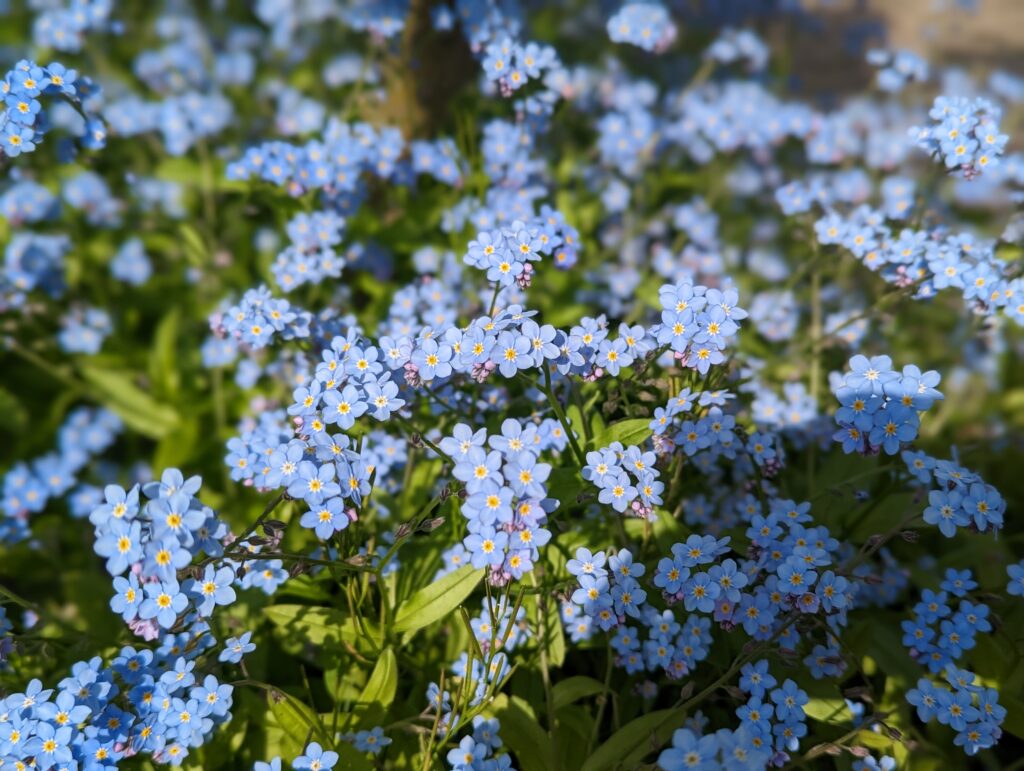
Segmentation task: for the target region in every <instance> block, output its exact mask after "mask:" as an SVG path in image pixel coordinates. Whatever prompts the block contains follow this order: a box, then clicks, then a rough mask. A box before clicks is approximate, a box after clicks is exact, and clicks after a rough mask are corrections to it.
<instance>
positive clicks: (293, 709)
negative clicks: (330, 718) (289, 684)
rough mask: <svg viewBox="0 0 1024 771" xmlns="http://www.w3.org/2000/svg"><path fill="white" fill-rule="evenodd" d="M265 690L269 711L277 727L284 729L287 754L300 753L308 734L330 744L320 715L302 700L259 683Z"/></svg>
mask: <svg viewBox="0 0 1024 771" xmlns="http://www.w3.org/2000/svg"><path fill="white" fill-rule="evenodd" d="M260 687H262V688H265V689H266V691H267V700H268V702H269V703H270V711H271V713H272V714H273V715H274V720H275V721H276V722H277V725H278V727H279V728H280V729H281V730H282V731H284V734H285V742H283V744H284V746H285V747H287V748H288V749H286V752H287V754H288V755H289V756H294V755H298V754H301V752H302V750H303V748H304V747H305V746H306V741H307V739H308V738H309V737H310V736H313V737H314V738H317V739H318V741H320V742H321V743H323V744H325V745H327V746H331V744H332V742H331V741H330V739H329V738H328V736H327V731H326V730H325V729H324V726H323V724H322V723H321V722H320V717H319V716H318V715H317V714H316V713H315V712H314V711H313V710H312V709H310V708H309V706H307V705H306V704H304V703H303V702H301V701H299V700H298V699H296V698H295V697H294V696H292V695H290V694H288V693H285V692H284V691H280V690H278V689H277V688H272V687H270V686H266V685H260Z"/></svg>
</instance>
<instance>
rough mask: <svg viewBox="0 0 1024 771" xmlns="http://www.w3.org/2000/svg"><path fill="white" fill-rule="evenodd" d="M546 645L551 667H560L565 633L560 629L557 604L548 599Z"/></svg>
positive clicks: (562, 658) (560, 623)
mask: <svg viewBox="0 0 1024 771" xmlns="http://www.w3.org/2000/svg"><path fill="white" fill-rule="evenodd" d="M546 621H547V644H548V656H550V657H551V666H553V667H560V666H562V664H564V663H565V631H564V630H563V629H562V614H561V613H560V612H559V608H558V603H557V602H556V601H555V600H554V599H552V598H550V597H549V598H548V601H547V618H546Z"/></svg>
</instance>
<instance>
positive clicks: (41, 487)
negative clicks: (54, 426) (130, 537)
mask: <svg viewBox="0 0 1024 771" xmlns="http://www.w3.org/2000/svg"><path fill="white" fill-rule="evenodd" d="M122 428H123V425H122V423H121V420H120V419H119V418H118V417H117V416H116V415H114V414H113V413H112V412H109V411H107V410H105V409H98V410H93V409H88V408H79V409H77V410H75V411H74V412H72V413H71V414H70V415H68V417H67V418H66V419H65V420H64V422H63V424H62V425H61V427H60V429H59V430H58V432H57V447H56V449H55V451H54V452H50V453H46V454H45V455H41V456H39V457H38V458H36V459H34V460H33V461H31V462H30V463H18V464H16V465H15V466H14V467H12V468H11V469H10V470H8V471H7V473H5V474H4V476H3V484H2V486H0V488H2V492H3V499H2V503H0V512H2V513H3V515H4V516H3V517H0V544H2V543H7V544H10V543H16V542H18V541H22V540H24V539H26V538H28V537H29V534H30V531H29V518H30V517H31V516H32V515H33V514H39V513H40V512H42V511H43V510H44V509H45V508H46V506H47V504H48V503H50V502H51V501H53V500H54V499H58V498H61V497H63V496H65V495H68V496H69V499H70V504H71V513H72V515H73V516H75V517H84V516H86V515H87V514H88V513H89V512H90V511H91V510H92V508H93V506H95V505H96V503H98V501H97V500H96V498H97V497H98V496H99V495H100V494H101V491H100V488H98V487H95V486H93V485H91V484H85V483H83V484H79V479H78V477H79V475H80V474H81V473H82V471H83V470H84V469H85V467H86V466H87V465H88V464H89V462H90V460H92V457H93V456H97V455H100V454H101V453H103V452H104V451H105V450H106V449H107V448H108V447H110V445H111V444H113V442H114V439H115V438H116V437H117V435H118V434H119V433H120V432H121V430H122ZM76 485H77V487H76Z"/></svg>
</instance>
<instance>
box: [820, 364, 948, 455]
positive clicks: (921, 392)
mask: <svg viewBox="0 0 1024 771" xmlns="http://www.w3.org/2000/svg"><path fill="white" fill-rule="evenodd" d="M939 379H940V377H939V373H938V372H935V371H929V372H921V370H919V369H918V368H917V367H915V366H913V365H912V364H908V365H907V366H905V367H904V368H903V372H902V373H899V372H896V371H894V370H893V368H892V359H890V358H889V357H888V356H873V357H871V358H870V359H869V358H868V357H867V356H864V355H862V354H858V355H856V356H854V357H853V358H852V359H850V371H849V372H847V373H846V374H845V375H843V376H842V378H841V379H839V378H836V379H835V381H834V384H833V391H834V393H835V395H836V398H837V399H838V400H839V403H840V404H841V405H842V406H841V407H840V408H839V409H838V410H836V415H835V421H836V425H838V426H839V430H838V431H836V433H835V435H834V436H833V439H834V440H835V441H837V442H840V443H842V445H843V452H845V453H851V452H859V453H861V454H868V453H872V454H874V453H878V452H885V454H886V455H895V454H896V453H898V452H899V451H900V450H901V449H902V448H903V447H904V446H905V445H906V444H908V443H909V442H912V441H914V439H916V438H917V429H918V427H919V426H920V424H921V419H920V413H921V412H924V411H925V410H927V409H929V408H930V407H931V406H932V405H933V404H934V403H935V402H936V401H937V400H941V399H942V398H943V397H942V393H941V392H940V391H938V390H937V389H936V386H938V384H939Z"/></svg>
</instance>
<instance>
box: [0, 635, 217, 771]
mask: <svg viewBox="0 0 1024 771" xmlns="http://www.w3.org/2000/svg"><path fill="white" fill-rule="evenodd" d="M213 645H215V642H214V640H213V638H212V637H211V636H210V634H209V632H204V631H201V630H196V631H195V633H194V635H192V634H188V633H184V634H180V635H172V634H168V635H166V637H165V639H164V640H163V642H162V643H161V645H160V646H159V647H158V648H156V649H149V648H142V649H135V648H133V647H130V646H126V647H123V648H121V649H120V651H119V652H118V654H117V655H116V656H114V657H113V658H112V659H111V660H110V661H109V663H107V664H105V663H104V662H103V660H102V659H101V658H100V657H99V656H96V657H94V658H92V659H90V660H88V661H79V662H77V663H76V664H75V665H74V666H73V667H72V669H71V674H70V675H68V676H67V677H65V678H64V679H63V680H61V681H60V683H59V684H58V686H57V688H56V689H50V688H43V684H42V683H41V682H40V681H39V680H32V681H31V682H30V683H29V684H28V687H27V688H26V689H25V691H24V692H22V693H14V694H11V695H9V696H8V697H7V698H6V699H5V700H4V701H3V702H0V705H2V708H3V718H4V719H3V720H2V721H0V758H2V759H3V760H4V761H5V764H7V763H9V764H10V765H11V766H12V767H15V768H16V767H17V766H18V765H19V764H25V765H26V767H28V766H31V767H34V768H38V769H41V771H45V770H46V769H51V768H111V767H114V766H115V765H116V764H118V763H120V762H122V761H125V760H127V759H128V758H132V757H135V756H140V755H148V756H150V757H151V758H152V760H153V761H154V762H156V763H167V764H170V765H180V763H181V762H182V761H183V760H184V759H185V758H186V757H188V755H189V751H190V749H192V748H197V747H200V746H201V745H202V744H204V743H205V742H206V741H207V740H208V739H209V738H210V737H211V736H212V734H213V732H214V731H215V730H216V729H217V728H218V727H220V726H222V725H224V724H225V723H227V722H228V721H230V720H231V711H230V710H231V706H232V694H233V691H234V688H233V687H232V686H231V685H229V684H227V683H222V682H221V681H219V680H218V679H217V678H216V677H214V676H213V675H206V676H205V677H203V678H202V679H200V678H199V673H198V672H196V671H195V667H196V663H197V661H198V660H200V657H201V656H202V655H203V654H204V652H205V651H206V650H207V649H208V648H209V647H211V646H213Z"/></svg>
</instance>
